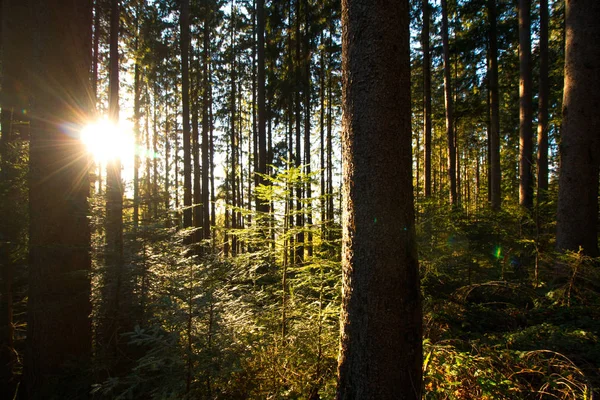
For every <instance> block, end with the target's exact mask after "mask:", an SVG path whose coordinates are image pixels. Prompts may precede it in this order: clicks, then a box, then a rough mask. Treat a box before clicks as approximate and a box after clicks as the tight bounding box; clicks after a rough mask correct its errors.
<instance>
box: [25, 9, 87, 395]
mask: <svg viewBox="0 0 600 400" xmlns="http://www.w3.org/2000/svg"><path fill="white" fill-rule="evenodd" d="M28 5H29V10H30V11H31V13H32V17H33V21H32V25H31V26H32V27H33V31H32V33H33V35H34V36H33V43H35V45H34V46H33V47H32V49H33V54H34V59H33V62H31V63H30V64H29V66H28V67H31V68H32V69H33V71H32V75H31V76H35V77H36V78H37V79H34V80H32V81H31V83H32V97H33V99H34V101H33V105H34V106H33V107H32V109H31V115H32V118H31V142H30V186H29V195H30V220H29V222H30V231H29V234H30V235H29V241H30V242H29V244H30V248H29V257H30V264H29V268H30V270H29V273H30V275H29V298H28V305H27V306H28V311H27V314H28V324H27V349H26V354H25V370H24V377H25V385H24V386H25V388H24V389H25V390H24V393H22V394H23V398H27V399H46V398H65V399H66V398H77V399H85V398H88V397H89V391H90V388H89V379H88V378H87V377H86V374H84V373H83V372H82V371H87V370H88V368H89V366H90V364H89V362H90V356H91V349H92V347H91V345H92V341H91V321H90V314H91V303H90V269H91V259H90V231H89V226H88V219H87V216H88V204H87V196H88V194H89V187H90V182H89V180H88V178H87V177H88V171H89V167H90V163H89V160H88V158H87V157H85V156H83V154H84V153H85V149H84V148H83V144H82V143H81V142H80V141H79V140H78V139H77V137H78V133H79V131H80V129H81V128H82V127H83V125H84V124H86V123H87V122H89V120H88V118H91V113H92V107H93V105H92V102H91V100H92V98H91V96H90V93H92V87H91V82H90V70H91V57H92V48H91V45H92V30H91V27H92V2H91V1H90V0H72V1H58V0H43V1H39V0H38V1H31V2H28ZM64 93H68V94H69V96H63V95H62V94H64ZM74 377H77V379H76V380H74V379H73V378H74Z"/></svg>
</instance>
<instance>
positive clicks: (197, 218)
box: [192, 50, 204, 243]
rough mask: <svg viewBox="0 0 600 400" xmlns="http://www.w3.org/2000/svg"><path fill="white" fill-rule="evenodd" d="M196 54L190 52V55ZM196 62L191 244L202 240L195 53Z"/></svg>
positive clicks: (198, 79) (197, 70) (198, 75)
mask: <svg viewBox="0 0 600 400" xmlns="http://www.w3.org/2000/svg"><path fill="white" fill-rule="evenodd" d="M195 53H196V52H195V51H193V50H192V54H195ZM195 61H196V62H193V64H194V65H195V67H196V68H195V71H194V74H193V75H194V77H195V79H194V80H193V81H192V156H193V163H194V170H193V185H194V186H193V191H194V193H193V199H194V207H193V210H194V211H193V219H194V229H195V231H194V235H193V242H194V243H199V242H200V241H202V239H203V233H204V231H203V226H204V224H203V221H202V217H203V214H202V206H201V204H202V187H201V185H200V183H201V182H202V171H201V169H200V165H201V164H200V143H201V138H200V115H199V114H200V97H199V94H200V90H199V89H200V85H201V82H203V77H202V75H201V73H200V53H199V52H198V53H197V56H196V58H195Z"/></svg>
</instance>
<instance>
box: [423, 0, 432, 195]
mask: <svg viewBox="0 0 600 400" xmlns="http://www.w3.org/2000/svg"><path fill="white" fill-rule="evenodd" d="M429 7H430V5H429V0H423V31H422V33H421V42H422V45H423V138H424V142H425V197H427V198H429V197H431V112H432V108H431V54H430V53H429V30H430V29H429V26H430V19H431V16H430V10H429Z"/></svg>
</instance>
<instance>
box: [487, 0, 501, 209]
mask: <svg viewBox="0 0 600 400" xmlns="http://www.w3.org/2000/svg"><path fill="white" fill-rule="evenodd" d="M496 18H497V17H496V0H488V20H489V63H488V64H489V65H488V68H489V70H488V79H489V91H490V93H489V109H490V111H489V113H490V125H489V127H490V129H489V139H488V140H489V154H488V158H489V168H490V171H489V179H490V182H489V187H490V202H491V207H492V210H494V211H498V210H500V207H501V202H502V196H501V192H500V179H501V173H500V102H499V94H498V39H497V30H496V25H497V21H496Z"/></svg>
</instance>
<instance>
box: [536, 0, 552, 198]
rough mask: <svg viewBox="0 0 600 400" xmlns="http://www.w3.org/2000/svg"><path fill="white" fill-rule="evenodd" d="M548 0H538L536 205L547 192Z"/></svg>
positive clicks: (545, 196)
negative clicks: (538, 53) (538, 70)
mask: <svg viewBox="0 0 600 400" xmlns="http://www.w3.org/2000/svg"><path fill="white" fill-rule="evenodd" d="M548 85H549V84H548V0H540V89H539V94H538V103H539V108H538V130H537V144H538V154H537V205H538V209H539V206H540V205H541V204H542V203H543V202H544V201H545V200H546V198H547V192H548V94H549V86H548Z"/></svg>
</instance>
